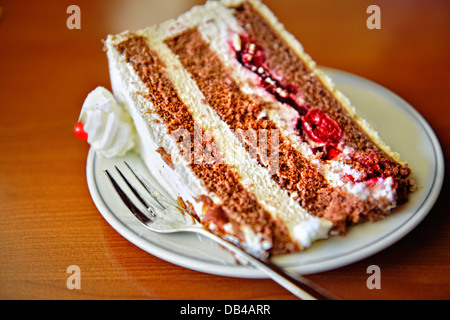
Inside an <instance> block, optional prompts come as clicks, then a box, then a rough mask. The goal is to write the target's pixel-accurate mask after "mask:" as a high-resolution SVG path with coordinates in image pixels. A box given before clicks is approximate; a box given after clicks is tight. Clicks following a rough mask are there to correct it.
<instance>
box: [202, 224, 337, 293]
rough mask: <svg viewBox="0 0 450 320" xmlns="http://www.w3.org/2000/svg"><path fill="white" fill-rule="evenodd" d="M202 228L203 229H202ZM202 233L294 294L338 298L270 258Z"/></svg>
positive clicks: (215, 236)
mask: <svg viewBox="0 0 450 320" xmlns="http://www.w3.org/2000/svg"><path fill="white" fill-rule="evenodd" d="M200 230H201V231H200ZM199 231H200V233H201V234H202V235H204V236H206V237H208V238H210V239H212V240H214V241H215V242H217V243H218V244H220V245H221V246H223V247H225V248H226V249H228V250H230V251H232V252H234V253H236V254H238V255H240V256H243V257H244V258H245V259H246V260H248V261H249V262H250V263H251V264H252V265H253V266H254V267H256V268H258V269H260V270H261V271H263V272H265V273H266V274H267V275H268V276H269V277H270V278H271V279H272V280H274V281H275V282H277V283H278V284H279V285H281V286H282V287H284V288H285V289H287V290H289V291H290V292H291V293H292V294H294V295H296V296H297V297H299V298H300V299H303V300H338V298H337V297H335V296H333V295H332V294H330V293H329V292H327V291H325V290H324V289H323V288H321V287H319V286H318V285H316V284H315V283H313V282H311V281H309V280H308V279H306V278H304V277H302V276H300V275H299V274H296V273H293V272H290V271H288V270H285V269H283V268H280V267H279V266H277V265H275V264H274V263H272V262H270V261H269V260H263V259H261V258H258V257H255V256H253V255H251V254H249V253H247V252H246V251H244V250H242V249H241V248H240V247H239V246H237V245H235V244H233V243H231V242H228V241H226V240H224V239H222V238H220V237H219V236H217V235H215V234H213V233H211V232H209V231H207V230H205V229H199Z"/></svg>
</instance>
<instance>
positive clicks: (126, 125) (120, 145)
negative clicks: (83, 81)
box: [75, 87, 136, 158]
mask: <svg viewBox="0 0 450 320" xmlns="http://www.w3.org/2000/svg"><path fill="white" fill-rule="evenodd" d="M78 121H79V122H78V123H77V125H76V126H75V134H76V136H77V137H79V138H81V139H83V138H86V136H87V141H88V143H89V144H90V145H91V147H92V148H94V149H95V150H96V151H97V152H98V153H100V154H101V155H103V156H105V157H107V158H111V157H115V156H122V155H124V154H125V153H126V152H127V151H129V150H131V149H132V148H133V147H134V146H135V136H136V133H135V129H134V125H133V122H132V120H131V117H130V115H129V114H128V112H127V111H126V110H125V109H124V108H123V107H122V106H121V105H120V104H119V103H118V102H117V100H116V99H115V98H114V96H113V95H112V93H111V92H109V91H108V90H107V89H105V88H103V87H97V88H96V89H95V90H94V91H92V92H91V93H89V94H88V96H87V97H86V100H85V101H84V104H83V107H82V109H81V113H80V117H79V119H78Z"/></svg>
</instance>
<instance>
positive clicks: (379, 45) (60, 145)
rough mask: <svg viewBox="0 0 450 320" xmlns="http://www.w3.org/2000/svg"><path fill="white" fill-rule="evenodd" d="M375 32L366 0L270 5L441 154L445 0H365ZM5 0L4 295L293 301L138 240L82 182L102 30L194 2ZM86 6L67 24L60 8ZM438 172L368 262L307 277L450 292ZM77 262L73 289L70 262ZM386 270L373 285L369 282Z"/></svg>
mask: <svg viewBox="0 0 450 320" xmlns="http://www.w3.org/2000/svg"><path fill="white" fill-rule="evenodd" d="M373 2H374V3H375V2H376V3H378V4H379V6H380V9H381V29H373V30H370V29H368V28H367V26H366V20H367V19H368V17H369V14H367V13H366V9H367V7H368V6H369V5H370V4H372V2H370V1H365V0H357V1H356V0H355V1H349V0H346V1H333V0H319V1H288V0H270V1H269V0H267V1H266V3H267V4H268V5H269V6H270V7H271V8H272V9H273V11H274V12H275V13H276V14H277V15H278V16H279V18H280V20H281V21H283V22H284V24H285V26H286V27H287V29H288V30H290V31H291V32H292V33H294V34H295V35H296V36H297V37H298V38H300V39H301V41H302V43H303V45H304V47H305V48H306V50H307V51H308V52H309V53H310V54H311V55H312V56H313V57H314V58H315V60H316V61H317V62H318V64H320V65H325V66H330V67H334V68H338V69H342V70H345V71H349V72H353V73H355V74H358V75H360V76H363V77H366V78H369V79H371V80H373V81H375V82H378V83H380V84H381V85H383V86H385V87H387V88H389V89H390V90H392V91H394V92H396V93H397V94H399V95H400V96H402V97H403V98H404V99H406V100H407V101H408V102H410V103H411V104H412V105H413V106H414V107H415V108H416V109H417V110H418V111H419V112H420V113H421V114H422V115H423V117H424V118H425V119H426V120H427V121H428V122H429V124H430V125H431V126H432V127H433V129H434V130H435V132H436V134H437V136H438V138H439V139H440V142H441V144H442V148H443V150H444V153H445V156H446V157H447V158H448V157H449V156H450V154H449V152H450V124H449V123H450V120H449V118H450V77H449V75H450V63H449V61H450V33H449V30H450V2H449V1H446V0H435V1H428V0H417V1H406V0H402V1H398V0H392V1H383V2H379V1H373ZM139 3H140V1H117V0H116V1H112V0H103V1H73V3H69V2H68V1H56V0H55V1H48V0H47V1H26V2H24V1H1V2H0V6H1V17H0V99H1V100H0V101H1V102H0V103H1V115H0V150H1V151H0V154H1V156H0V203H1V207H0V298H2V299H286V300H287V299H295V297H293V296H292V295H291V294H290V293H289V292H287V291H286V290H285V289H283V288H281V287H279V286H278V285H277V284H275V283H274V282H272V281H271V280H265V279H264V280H258V279H235V278H229V277H221V276H214V275H209V274H204V273H200V272H196V271H192V270H188V269H184V268H182V267H179V266H176V265H173V264H170V263H168V262H166V261H163V260H160V259H158V258H156V257H154V256H152V255H150V254H148V253H146V252H144V251H143V250H141V249H139V248H137V247H136V246H134V245H133V244H131V243H130V242H128V241H127V240H126V239H124V238H123V237H122V236H120V235H119V234H118V233H117V232H116V231H115V230H114V229H113V228H112V227H111V226H110V225H109V224H108V223H107V222H106V221H105V220H104V219H103V217H102V216H101V215H100V213H99V211H98V210H97V208H96V207H95V205H94V203H93V201H92V199H91V197H90V194H89V191H88V188H87V184H86V157H87V153H88V150H89V146H88V145H87V144H86V143H85V142H83V141H80V140H77V139H76V138H75V137H74V134H73V126H74V124H75V122H76V121H77V118H78V114H79V111H80V108H81V105H82V103H83V101H84V98H85V97H86V95H87V94H88V93H89V92H90V91H91V90H93V89H94V88H95V87H96V86H98V85H103V86H105V87H107V88H110V83H109V74H108V66H107V60H106V56H105V53H104V52H103V51H102V42H101V39H103V38H105V36H106V35H107V34H108V33H116V32H119V31H122V30H123V29H127V28H130V29H133V28H137V27H143V26H146V25H149V24H152V23H155V22H160V21H162V20H164V19H166V18H169V17H174V16H176V15H177V14H178V13H181V12H182V11H184V10H186V9H187V8H188V7H190V6H191V5H192V4H194V3H199V1H197V2H195V1H179V0H154V1H149V5H148V8H144V9H142V8H140V7H139V6H138V4H139ZM70 4H77V5H78V6H79V7H80V9H81V29H68V28H67V25H66V22H67V19H68V18H69V16H70V14H69V13H67V12H66V11H67V8H68V6H69V5H70ZM449 199H450V197H449V184H448V179H446V180H445V184H444V187H443V189H442V192H441V195H440V198H439V199H438V201H437V203H436V205H435V206H434V208H433V209H432V210H431V212H430V213H429V215H428V216H427V217H426V218H425V220H424V221H423V222H422V223H421V224H420V225H419V226H418V227H417V228H416V229H415V230H413V231H412V232H411V233H410V234H408V235H407V236H406V237H405V238H403V239H402V240H400V241H399V242H397V243H396V244H394V245H393V246H391V247H389V248H388V249H386V250H384V251H382V252H380V253H378V254H376V255H374V256H372V257H370V258H367V259H365V260H363V261H360V262H357V263H354V264H352V265H349V266H346V267H342V268H339V269H337V270H333V271H329V272H324V273H320V274H314V275H310V276H308V277H309V279H311V280H312V281H314V282H316V283H318V284H319V285H321V286H323V287H324V288H326V289H328V290H330V291H331V292H333V293H335V294H336V295H338V296H340V297H341V298H343V299H448V298H450V276H449V274H450V255H449V252H450V230H449V228H450V215H449V211H450V210H449V208H450V201H449ZM70 265H76V266H79V268H80V272H81V289H78V290H77V289H73V290H69V289H68V287H67V284H66V282H67V279H68V277H69V276H70V274H69V273H67V268H68V267H69V266H70ZM369 265H378V266H379V267H380V269H381V285H382V287H381V289H379V290H377V289H373V290H369V289H368V288H367V286H366V281H367V278H368V277H369V274H367V272H366V271H367V268H368V266H369Z"/></svg>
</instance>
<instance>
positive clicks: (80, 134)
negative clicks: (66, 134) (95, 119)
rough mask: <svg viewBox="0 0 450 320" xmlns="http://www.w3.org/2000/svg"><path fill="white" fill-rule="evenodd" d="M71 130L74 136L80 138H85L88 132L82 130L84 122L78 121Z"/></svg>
mask: <svg viewBox="0 0 450 320" xmlns="http://www.w3.org/2000/svg"><path fill="white" fill-rule="evenodd" d="M73 132H74V133H75V136H76V137H77V138H78V139H80V140H87V139H88V134H87V133H86V131H84V124H83V123H82V122H78V123H77V124H76V125H75V127H74V128H73Z"/></svg>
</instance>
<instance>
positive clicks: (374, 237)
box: [87, 68, 444, 278]
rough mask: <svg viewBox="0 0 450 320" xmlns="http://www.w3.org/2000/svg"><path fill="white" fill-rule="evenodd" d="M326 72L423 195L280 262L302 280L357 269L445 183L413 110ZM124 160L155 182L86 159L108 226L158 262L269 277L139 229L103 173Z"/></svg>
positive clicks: (183, 237) (196, 242) (201, 242)
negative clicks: (408, 169)
mask: <svg viewBox="0 0 450 320" xmlns="http://www.w3.org/2000/svg"><path fill="white" fill-rule="evenodd" d="M323 70H324V71H325V72H326V73H327V74H328V75H329V76H330V77H331V78H332V79H333V80H334V82H335V84H336V87H337V88H338V89H339V90H341V91H342V92H343V93H344V94H345V95H347V97H349V98H350V100H351V101H352V104H353V105H355V106H356V107H357V110H358V114H359V115H360V116H362V117H363V118H365V119H366V120H368V121H369V122H370V123H371V124H372V126H373V127H374V128H375V129H376V130H377V131H378V132H380V134H381V137H382V138H383V139H384V140H385V141H386V142H387V144H388V145H390V146H391V147H392V148H393V150H395V151H397V152H399V153H400V155H401V157H402V159H404V160H405V161H407V162H408V163H409V165H410V167H411V168H412V170H413V172H414V179H415V180H416V182H417V184H418V185H419V189H418V190H417V191H416V192H415V193H413V194H412V195H411V198H410V201H409V202H408V203H407V204H405V205H402V206H400V207H398V208H397V209H395V212H394V214H393V215H391V216H389V217H388V218H386V219H384V220H382V221H379V222H376V223H364V224H361V225H358V226H355V227H353V228H351V229H350V231H349V232H348V234H347V235H346V236H344V237H341V236H337V237H332V238H330V239H328V240H324V241H318V242H316V243H314V244H313V245H312V247H310V248H309V249H308V250H306V251H305V252H302V253H299V254H294V255H289V256H288V255H286V256H281V257H277V258H276V259H275V262H276V263H278V264H280V265H281V266H283V267H288V268H291V269H293V270H295V271H298V272H301V273H303V274H310V273H318V272H323V271H327V270H331V269H335V268H338V267H342V266H345V265H348V264H351V263H354V262H356V261H359V260H361V259H364V258H367V257H369V256H371V255H373V254H375V253H377V252H379V251H380V250H383V249H385V248H387V247H388V246H390V245H392V244H393V243H395V242H396V241H398V240H399V239H401V238H402V237H404V236H405V235H406V234H407V233H409V232H410V231H411V230H413V229H414V227H416V226H417V224H419V223H420V222H421V221H422V219H423V218H424V217H425V216H426V215H427V214H428V212H429V211H430V210H431V208H432V206H433V205H434V203H435V201H436V199H437V197H438V195H439V192H440V190H441V186H442V182H443V177H444V160H443V154H442V150H441V147H440V145H439V141H438V139H437V138H436V136H435V134H434V132H433V130H432V129H431V128H430V126H429V125H428V124H427V123H426V121H425V120H424V119H423V118H422V117H421V116H420V114H419V113H418V112H417V111H416V110H415V109H414V108H413V107H411V106H410V105H409V104H408V103H407V102H406V101H404V100H403V99H401V98H400V97H398V96H397V95H395V94H394V93H392V92H391V91H389V90H387V89H385V88H383V87H381V86H379V85H378V84H375V83H373V82H371V81H369V80H366V79H364V78H361V77H358V76H355V75H352V74H349V73H345V72H342V71H338V70H334V69H329V68H323ZM123 160H127V161H128V162H129V163H130V164H132V165H133V166H134V167H135V168H136V169H137V171H139V172H140V173H141V174H142V175H144V176H145V175H146V177H147V179H148V180H149V181H152V182H153V183H155V184H157V183H156V181H155V180H154V179H152V177H151V176H150V174H149V172H148V170H147V169H146V168H145V166H144V164H143V162H142V161H141V160H140V158H139V157H138V156H137V155H136V154H134V153H131V154H128V155H127V156H125V157H121V158H113V159H106V158H103V157H102V156H100V155H98V154H97V153H95V152H94V151H93V150H92V149H91V151H90V152H89V155H88V159H87V180H88V186H89V190H90V193H91V196H92V199H93V200H94V202H95V205H96V206H97V208H98V210H99V211H100V213H101V214H102V215H103V217H104V218H105V219H106V221H108V223H109V224H110V225H111V226H112V227H113V228H114V229H115V230H117V232H119V233H120V234H121V235H122V236H123V237H125V238H126V239H128V240H129V241H130V242H132V243H134V244H135V245H136V246H138V247H140V248H141V249H143V250H145V251H147V252H149V253H151V254H152V255H154V256H157V257H159V258H161V259H164V260H166V261H169V262H171V263H174V264H176V265H180V266H183V267H186V268H189V269H193V270H197V271H201V272H205V273H211V274H217V275H223V276H230V277H243V278H265V277H266V276H265V274H264V273H262V272H261V271H259V270H256V269H254V268H252V267H248V266H243V265H238V264H236V263H235V260H234V258H233V257H232V256H231V255H230V254H229V253H227V252H226V251H224V250H223V249H221V248H220V247H218V246H217V245H216V244H214V243H212V242H210V241H209V240H206V239H200V238H199V237H198V236H196V235H191V234H176V235H161V234H155V233H152V232H150V231H148V230H146V229H144V228H143V227H142V226H141V225H139V223H138V222H137V221H136V220H135V218H134V217H133V216H132V215H131V214H130V213H129V212H128V210H127V208H126V207H125V206H124V205H123V204H122V203H121V200H120V199H119V197H118V196H117V194H116V193H115V191H114V190H113V189H112V187H111V185H110V184H109V181H108V180H107V179H106V177H105V175H104V173H103V171H104V170H105V169H112V168H113V166H114V165H119V166H123Z"/></svg>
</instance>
